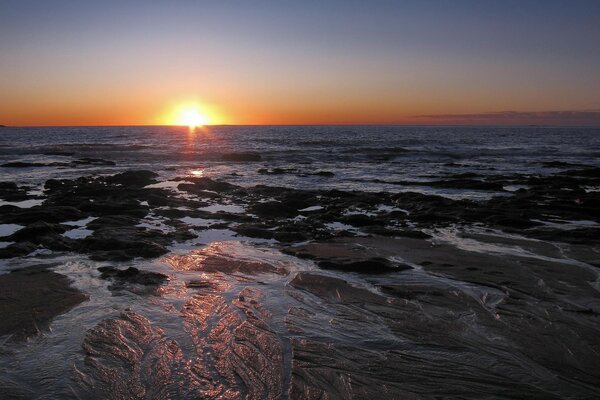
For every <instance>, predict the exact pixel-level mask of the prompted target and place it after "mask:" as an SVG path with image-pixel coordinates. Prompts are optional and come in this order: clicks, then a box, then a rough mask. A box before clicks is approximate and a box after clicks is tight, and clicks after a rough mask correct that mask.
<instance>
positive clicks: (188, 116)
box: [176, 106, 208, 128]
mask: <svg viewBox="0 0 600 400" xmlns="http://www.w3.org/2000/svg"><path fill="white" fill-rule="evenodd" d="M176 124H177V125H182V126H189V127H190V128H195V127H198V126H203V125H206V124H208V117H207V116H206V115H204V114H202V113H201V112H200V111H199V110H198V108H196V107H195V106H189V107H186V108H183V109H182V110H181V112H180V113H179V115H178V116H177V120H176Z"/></svg>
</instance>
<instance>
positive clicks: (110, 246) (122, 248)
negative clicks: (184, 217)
mask: <svg viewBox="0 0 600 400" xmlns="http://www.w3.org/2000/svg"><path fill="white" fill-rule="evenodd" d="M80 242H81V247H80V251H82V252H85V253H88V254H90V258H91V259H93V260H99V261H129V260H132V259H134V258H136V257H141V258H154V257H159V256H161V255H163V254H166V253H168V250H167V249H166V248H165V245H166V244H167V243H168V242H171V238H170V237H168V236H161V235H160V234H158V233H153V232H148V231H146V230H145V229H143V228H137V227H110V226H105V227H102V228H98V229H96V230H95V231H94V233H93V234H92V235H90V236H88V237H86V238H84V239H82V240H81V241H80Z"/></svg>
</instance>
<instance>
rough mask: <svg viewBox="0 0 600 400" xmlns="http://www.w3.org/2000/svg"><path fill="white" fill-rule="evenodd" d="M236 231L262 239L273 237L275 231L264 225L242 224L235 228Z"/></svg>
mask: <svg viewBox="0 0 600 400" xmlns="http://www.w3.org/2000/svg"><path fill="white" fill-rule="evenodd" d="M233 230H234V231H235V232H237V233H238V234H240V235H242V236H248V237H252V238H260V239H273V237H274V236H275V232H274V231H272V230H270V229H269V227H267V226H264V225H249V224H241V225H238V226H236V227H234V228H233Z"/></svg>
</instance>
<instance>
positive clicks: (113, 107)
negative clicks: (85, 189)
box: [0, 0, 600, 126]
mask: <svg viewBox="0 0 600 400" xmlns="http://www.w3.org/2000/svg"><path fill="white" fill-rule="evenodd" d="M334 3H335V1H334V2H332V3H331V4H321V3H319V4H317V3H310V2H309V3H301V2H298V3H289V4H287V3H286V4H278V3H269V4H266V3H262V2H260V3H259V4H255V5H250V4H249V3H245V2H235V1H233V2H212V1H207V2H193V1H185V0H182V1H177V2H166V3H160V4H158V3H157V4H152V5H150V4H149V3H147V2H139V4H137V0H132V1H129V2H126V3H122V2H116V1H115V2H111V1H107V2H98V3H97V4H95V3H94V4H87V3H86V4H83V3H80V2H72V1H68V0H60V1H58V2H57V3H55V4H50V3H49V2H45V1H32V2H9V3H2V4H0V51H1V54H2V57H1V59H0V124H5V125H29V126H33V125H146V124H170V123H176V122H177V118H176V117H175V116H174V115H173V114H174V110H175V109H177V107H179V106H180V105H182V104H190V103H193V102H196V103H198V104H200V108H201V111H200V112H202V113H205V114H207V116H208V118H209V120H210V123H212V124H362V123H364V124H388V123H389V124H393V123H398V124H403V123H406V124H414V123H416V124H430V123H434V124H452V123H456V124H472V123H477V124H480V123H489V124H495V123H500V124H502V123H506V124H522V123H525V124H527V123H540V124H543V123H548V124H567V125H578V124H588V123H591V124H595V123H600V112H599V111H598V110H600V76H599V74H600V73H599V71H600V55H599V54H600V53H598V51H597V40H595V38H596V39H597V37H600V28H598V24H597V21H596V20H595V19H594V18H592V17H591V16H592V15H594V11H596V8H598V7H597V4H598V3H594V2H587V1H583V2H579V3H577V4H576V5H575V4H574V5H570V6H569V7H567V6H566V5H565V6H564V7H563V6H561V7H558V6H546V7H538V6H535V5H534V4H533V3H532V4H528V5H523V6H522V7H521V8H520V9H519V12H516V11H515V10H514V9H513V8H511V7H510V6H509V5H503V4H500V3H498V4H486V5H482V6H481V7H479V8H473V7H468V6H467V5H464V4H462V3H460V4H456V5H453V6H452V7H449V6H448V5H447V4H446V5H444V4H445V3H443V2H440V3H439V4H437V6H434V5H432V4H429V5H425V4H421V3H420V2H415V3H409V4H405V5H404V6H402V7H400V6H398V5H397V4H393V3H394V2H382V3H381V4H379V3H377V4H378V5H377V6H376V7H375V6H374V5H371V6H367V5H366V3H365V4H361V3H352V4H351V5H350V4H348V5H347V6H345V7H340V4H338V5H336V4H334ZM540 4H541V3H540ZM544 4H545V5H547V3H544ZM565 4H566V3H565ZM596 15H597V14H596ZM507 111H514V112H517V113H518V114H514V113H506V112H507ZM554 111H570V112H571V113H551V112H554ZM490 113H492V114H490Z"/></svg>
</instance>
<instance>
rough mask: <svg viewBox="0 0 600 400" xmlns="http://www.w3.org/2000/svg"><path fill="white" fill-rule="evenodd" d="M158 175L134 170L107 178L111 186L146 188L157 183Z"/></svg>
mask: <svg viewBox="0 0 600 400" xmlns="http://www.w3.org/2000/svg"><path fill="white" fill-rule="evenodd" d="M157 177H158V174H157V173H156V172H152V171H145V170H132V171H125V172H122V173H120V174H116V175H113V176H109V177H106V182H107V183H109V184H112V185H114V184H117V185H123V186H130V187H144V186H147V185H150V184H152V183H156V178H157Z"/></svg>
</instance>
